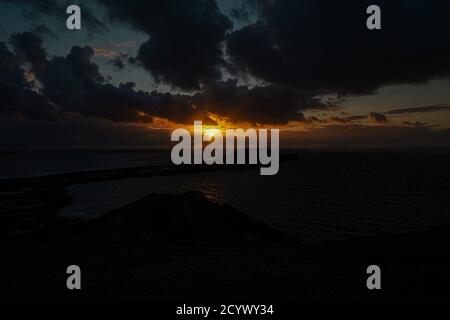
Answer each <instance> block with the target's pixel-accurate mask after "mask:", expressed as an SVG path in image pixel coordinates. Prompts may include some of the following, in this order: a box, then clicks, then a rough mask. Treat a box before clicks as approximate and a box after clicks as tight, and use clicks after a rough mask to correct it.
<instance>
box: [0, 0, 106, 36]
mask: <svg viewBox="0 0 450 320" xmlns="http://www.w3.org/2000/svg"><path fill="white" fill-rule="evenodd" d="M0 2H4V3H10V4H16V5H19V6H20V7H21V8H22V9H23V12H24V16H25V17H26V18H28V19H30V20H32V21H36V20H38V18H39V16H40V15H42V14H45V15H49V16H54V17H55V18H57V19H61V21H62V22H63V23H64V24H63V25H65V21H66V19H67V13H66V9H67V7H68V6H69V5H71V4H79V3H77V2H76V1H75V2H74V1H63V0H61V1H59V0H0ZM81 2H83V1H81ZM82 7H83V9H82V12H83V16H82V24H83V26H85V27H86V29H87V30H88V32H89V33H90V34H91V35H92V34H94V33H100V32H104V31H106V30H108V28H107V27H106V25H105V24H104V23H103V22H102V21H100V20H99V19H98V18H97V17H96V16H95V15H94V14H93V13H92V11H91V9H90V8H89V7H87V6H82Z"/></svg>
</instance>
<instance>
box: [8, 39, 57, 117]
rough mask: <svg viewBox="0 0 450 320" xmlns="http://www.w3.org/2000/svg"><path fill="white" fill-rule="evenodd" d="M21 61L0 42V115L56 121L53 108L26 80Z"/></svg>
mask: <svg viewBox="0 0 450 320" xmlns="http://www.w3.org/2000/svg"><path fill="white" fill-rule="evenodd" d="M20 65H21V60H20V59H19V58H17V57H16V56H15V55H14V53H13V52H11V51H10V50H9V49H8V47H7V46H6V44H5V43H4V42H0V97H1V101H0V114H7V115H13V116H16V117H27V118H30V119H35V120H50V119H55V118H56V116H57V114H56V111H55V110H54V108H53V106H52V105H50V103H49V102H48V101H47V99H45V98H44V97H42V96H40V95H39V94H37V93H36V92H33V91H31V85H30V83H29V82H28V81H27V80H26V78H25V71H24V70H23V69H22V68H21V66H20Z"/></svg>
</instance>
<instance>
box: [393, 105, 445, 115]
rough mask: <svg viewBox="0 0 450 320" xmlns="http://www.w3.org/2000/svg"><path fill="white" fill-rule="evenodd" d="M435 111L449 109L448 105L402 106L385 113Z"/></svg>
mask: <svg viewBox="0 0 450 320" xmlns="http://www.w3.org/2000/svg"><path fill="white" fill-rule="evenodd" d="M436 111H450V105H448V104H435V105H431V106H420V107H411V108H403V109H394V110H390V111H388V112H386V114H392V115H397V114H405V113H427V112H436Z"/></svg>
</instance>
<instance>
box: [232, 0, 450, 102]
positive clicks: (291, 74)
mask: <svg viewBox="0 0 450 320" xmlns="http://www.w3.org/2000/svg"><path fill="white" fill-rule="evenodd" d="M251 2H252V3H255V2H256V3H257V7H258V12H259V16H260V19H259V21H258V22H256V23H254V24H251V25H249V26H246V27H244V28H242V29H240V30H237V31H235V32H233V33H231V34H230V35H229V36H228V41H227V43H228V52H229V54H230V55H231V57H232V59H233V61H234V62H235V63H237V64H238V65H239V66H240V68H241V70H242V71H243V72H247V71H248V72H250V73H251V74H253V75H254V76H256V77H258V78H260V79H264V80H266V81H269V82H272V83H277V84H282V85H289V86H294V87H297V88H300V89H310V90H316V91H319V92H332V93H341V94H365V93H373V92H374V91H375V90H376V89H378V88H379V87H381V86H384V85H389V84H402V83H421V82H424V81H426V80H429V79H432V78H442V77H448V76H449V75H450V59H448V57H449V56H450V42H449V41H448V39H449V38H450V25H449V23H448V13H449V12H450V2H449V1H433V2H432V3H431V2H429V1H425V0H416V1H387V0H379V1H377V2H376V4H378V5H379V6H380V7H381V8H382V30H376V31H369V30H368V29H367V28H366V18H367V17H368V15H367V14H366V13H365V12H366V8H367V7H368V6H369V5H371V4H373V2H372V1H360V0H349V1H345V2H343V1H335V0H302V1H298V0H271V1H265V0H264V1H263V0H259V1H255V0H251Z"/></svg>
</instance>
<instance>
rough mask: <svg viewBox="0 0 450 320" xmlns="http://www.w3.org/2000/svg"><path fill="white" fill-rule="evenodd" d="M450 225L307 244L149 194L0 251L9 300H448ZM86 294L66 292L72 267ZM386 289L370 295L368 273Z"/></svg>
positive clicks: (225, 212) (234, 216)
mask: <svg viewBox="0 0 450 320" xmlns="http://www.w3.org/2000/svg"><path fill="white" fill-rule="evenodd" d="M448 243H450V227H449V226H444V227H440V228H435V229H432V230H430V231H427V232H422V233H416V234H410V235H400V236H388V235H386V236H376V237H367V238H357V239H351V240H346V241H338V242H330V243H321V244H304V245H302V244H301V243H299V242H298V241H296V240H295V239H293V238H290V237H288V236H285V235H284V234H282V233H280V232H278V231H275V230H273V229H271V228H269V227H267V226H266V225H264V224H262V223H259V222H258V221H256V220H254V219H252V218H249V217H248V216H246V215H245V214H243V213H241V212H239V211H237V210H235V209H234V208H232V207H230V206H226V205H218V204H215V203H212V202H210V201H209V200H207V199H206V198H204V197H203V196H202V195H201V194H198V193H185V194H180V195H168V194H165V195H156V194H152V195H150V196H148V197H146V198H144V199H141V200H139V201H137V202H135V203H132V204H130V205H127V206H125V207H123V208H121V209H118V210H115V211H113V212H111V213H110V214H109V215H106V216H103V217H101V218H98V219H96V220H92V221H88V222H80V223H75V224H70V225H66V226H64V227H58V228H55V229H47V230H46V231H41V232H39V233H35V234H32V235H25V236H21V237H16V238H15V239H10V240H9V241H7V242H5V243H3V244H2V245H1V246H0V250H1V255H2V263H1V268H2V275H3V277H2V280H1V288H2V290H1V292H2V295H3V296H4V298H12V299H18V298H38V299H47V298H57V299H66V298H68V299H72V298H80V299H85V298H98V299H109V298H114V299H115V298H118V299H134V298H138V299H156V300H159V299H178V300H185V301H192V300H208V301H210V300H214V299H217V300H221V299H222V300H223V299H229V298H230V297H233V298H234V299H240V298H242V299H244V298H245V299H252V300H254V299H264V300H267V299H269V300H274V301H278V300H282V299H296V298H357V299H361V298H400V299H402V298H418V297H421V298H435V297H437V298H449V297H450V294H449V292H450V291H449V289H450V275H449V273H448V270H449V269H450V254H449V250H448V249H447V248H446V246H447V244H448ZM72 264H76V265H79V266H80V267H81V270H82V290H80V291H69V290H67V289H66V277H67V275H66V268H67V266H69V265H72ZM371 264H377V265H379V266H380V267H381V270H382V290H381V291H377V292H374V291H369V290H367V289H366V278H367V275H366V268H367V266H369V265H371Z"/></svg>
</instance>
